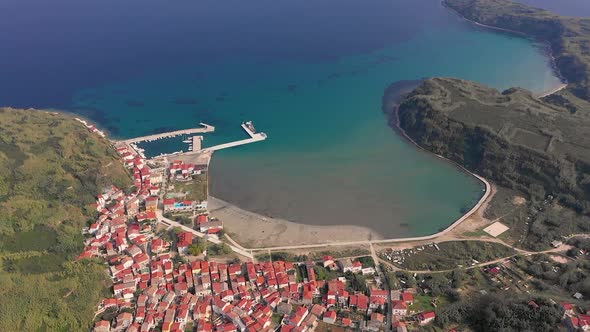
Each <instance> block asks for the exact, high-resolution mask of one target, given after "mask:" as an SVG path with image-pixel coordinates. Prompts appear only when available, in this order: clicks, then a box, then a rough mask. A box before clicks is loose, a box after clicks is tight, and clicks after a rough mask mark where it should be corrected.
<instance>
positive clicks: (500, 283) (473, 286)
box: [78, 126, 590, 332]
mask: <svg viewBox="0 0 590 332" xmlns="http://www.w3.org/2000/svg"><path fill="white" fill-rule="evenodd" d="M87 127H88V128H89V130H90V131H92V132H97V130H96V129H95V127H92V126H87ZM98 134H99V135H100V134H101V133H98ZM113 147H114V149H116V151H117V153H118V154H119V156H120V158H121V162H122V163H123V164H124V165H125V167H126V168H128V169H129V170H130V173H131V174H133V180H134V182H133V186H132V187H131V188H116V187H111V188H107V189H106V190H105V191H104V192H102V193H99V194H98V195H97V199H96V203H95V208H96V212H97V215H98V217H97V218H96V220H95V221H94V222H93V223H91V224H90V225H89V226H88V227H86V228H84V229H83V230H82V233H83V234H84V235H85V236H86V241H85V249H84V251H83V252H82V253H81V254H80V255H79V257H78V259H85V258H99V259H101V260H103V261H104V263H105V266H106V267H107V269H106V272H107V273H108V275H109V276H110V278H111V280H112V292H111V295H110V296H108V297H106V298H104V299H103V300H101V302H100V303H98V304H97V310H96V313H95V324H94V331H99V332H103V331H164V332H172V331H248V332H250V331H281V332H282V331H285V332H288V331H302V332H304V331H310V332H311V331H320V332H321V331H396V332H402V331H418V330H420V329H421V328H422V327H425V326H431V325H432V323H433V322H434V320H435V318H436V313H435V312H436V308H437V307H438V306H439V305H441V304H444V303H445V302H446V301H447V300H446V297H447V296H448V295H442V296H441V295H440V294H436V293H437V290H436V289H437V288H441V289H442V288H444V287H448V286H444V287H439V286H440V285H437V284H436V283H437V282H442V283H443V284H449V283H450V284H452V283H455V282H457V280H456V279H457V278H458V279H461V280H460V282H459V283H463V285H462V286H461V289H462V290H463V291H470V292H471V291H473V292H480V293H482V294H484V293H486V292H488V291H491V292H494V291H495V290H500V291H505V292H520V293H530V290H531V289H532V288H533V287H532V284H533V281H534V280H531V276H530V273H529V272H525V271H526V270H527V269H528V267H527V265H526V264H529V265H530V264H533V263H535V262H533V263H531V262H529V261H525V260H522V259H521V260H520V261H519V260H517V259H516V257H513V258H512V259H502V260H501V262H499V263H495V264H493V262H491V263H492V264H479V262H478V261H476V260H475V259H474V258H473V257H475V256H472V255H471V256H469V257H472V258H470V259H468V260H466V261H465V263H466V264H465V266H466V267H467V268H468V269H467V270H465V272H466V273H465V274H466V275H465V276H462V277H457V276H456V275H454V273H455V271H453V273H451V274H450V275H444V274H440V275H439V277H440V278H438V279H437V278H435V276H436V274H428V273H424V274H423V273H411V272H409V271H408V269H406V270H404V266H406V265H407V264H425V263H424V262H421V261H416V258H418V257H419V256H420V254H422V253H424V255H426V256H425V257H429V256H432V257H436V255H444V253H443V252H441V247H446V246H447V243H442V244H436V243H430V244H426V245H422V246H417V247H414V249H402V250H397V251H396V250H391V249H387V250H380V251H379V253H378V255H377V253H376V252H375V251H374V250H373V249H372V246H371V251H373V253H372V254H371V253H370V251H368V250H366V249H365V250H362V249H361V250H356V251H354V250H350V251H343V252H338V253H334V255H331V254H329V252H324V254H323V255H321V256H319V257H318V256H317V255H316V256H307V255H299V256H296V255H293V254H287V253H281V252H275V253H271V251H270V250H269V251H268V254H258V255H256V256H255V255H253V253H252V251H248V250H246V249H244V248H242V247H240V246H239V245H237V244H236V243H232V242H233V241H228V240H230V239H229V237H227V236H225V232H226V230H225V229H224V224H223V220H219V219H217V218H214V217H212V216H211V215H210V213H209V211H208V209H207V196H208V192H207V173H208V165H209V158H210V155H207V158H199V157H198V156H197V157H195V158H192V159H188V161H187V159H182V158H181V156H178V155H172V156H170V158H154V159H150V160H147V159H146V158H144V156H143V155H142V154H141V153H139V152H138V151H137V150H135V149H134V148H133V146H132V145H131V144H127V143H120V142H115V143H114V144H113ZM176 158H178V159H176ZM439 245H440V247H439ZM478 245H486V244H485V243H478ZM560 245H561V243H560ZM554 246H555V245H554ZM556 248H557V247H556ZM445 250H446V249H445ZM580 252H581V251H580ZM320 253H321V252H320ZM416 255H418V256H416ZM433 255H434V256H433ZM498 255H500V256H501V255H503V253H498ZM553 257H557V256H553ZM409 258H412V261H407V260H408V259H409ZM435 259H436V258H435ZM537 263H538V262H537ZM537 263H535V264H537ZM523 264H524V265H523ZM478 265H481V268H477V267H478ZM523 266H524V267H523ZM409 267H411V265H409ZM459 267H462V266H461V265H459ZM469 268H473V269H469ZM552 269H553V272H556V273H557V272H559V268H558V267H556V266H553V267H552ZM437 280H438V281H437ZM453 287H454V288H459V287H457V286H456V285H455V286H453ZM529 287H531V288H529ZM438 293H441V291H440V290H439V291H438ZM578 295H579V296H581V294H579V293H577V294H574V299H575V300H581V298H578V297H577V296H578ZM529 305H530V306H535V305H537V304H536V303H535V302H534V301H531V302H530V303H529ZM554 305H559V306H560V307H561V308H562V309H563V311H564V312H565V313H564V318H563V321H562V323H561V325H562V326H563V327H565V328H567V329H568V330H571V331H576V330H583V331H588V330H590V316H588V315H587V314H586V313H585V311H584V310H583V308H580V307H577V306H576V305H575V304H572V303H569V302H565V301H562V302H559V303H557V302H555V304H554ZM432 328H435V327H434V326H432ZM435 330H436V329H435ZM451 331H454V330H451Z"/></svg>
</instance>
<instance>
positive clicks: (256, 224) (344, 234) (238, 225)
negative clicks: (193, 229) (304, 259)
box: [208, 196, 382, 248]
mask: <svg viewBox="0 0 590 332" xmlns="http://www.w3.org/2000/svg"><path fill="white" fill-rule="evenodd" d="M208 208H209V212H210V214H211V216H213V217H216V218H219V219H220V220H223V223H224V226H225V227H226V228H227V231H228V235H229V236H230V237H231V238H232V239H233V240H235V241H236V242H237V243H239V244H240V245H241V246H242V247H245V248H257V247H279V246H289V245H303V244H322V243H334V242H350V241H369V240H379V239H382V237H381V236H380V235H378V234H377V233H375V232H374V231H372V230H371V229H369V228H366V227H361V226H353V225H341V226H315V225H305V224H299V223H294V222H290V221H287V220H284V219H278V218H269V217H265V216H262V215H260V214H257V213H253V212H249V211H246V210H243V209H240V208H239V207H237V206H235V205H232V204H230V203H228V202H225V201H223V200H221V199H218V198H215V197H212V196H209V198H208Z"/></svg>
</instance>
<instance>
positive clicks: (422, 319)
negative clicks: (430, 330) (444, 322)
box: [418, 311, 436, 325]
mask: <svg viewBox="0 0 590 332" xmlns="http://www.w3.org/2000/svg"><path fill="white" fill-rule="evenodd" d="M434 318H436V314H435V313H434V311H426V312H423V313H421V314H419V315H418V322H419V323H420V325H426V324H428V323H430V322H432V321H433V320H434Z"/></svg>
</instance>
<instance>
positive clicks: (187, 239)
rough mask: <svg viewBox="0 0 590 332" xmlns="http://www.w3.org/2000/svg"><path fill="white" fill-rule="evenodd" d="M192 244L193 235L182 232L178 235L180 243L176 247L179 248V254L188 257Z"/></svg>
mask: <svg viewBox="0 0 590 332" xmlns="http://www.w3.org/2000/svg"><path fill="white" fill-rule="evenodd" d="M191 244H193V233H191V232H180V233H179V234H178V242H177V243H176V247H177V248H178V253H179V254H181V255H186V254H187V253H188V247H189V246H190V245H191Z"/></svg>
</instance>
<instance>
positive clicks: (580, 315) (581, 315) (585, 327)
mask: <svg viewBox="0 0 590 332" xmlns="http://www.w3.org/2000/svg"><path fill="white" fill-rule="evenodd" d="M560 305H561V307H562V308H563V310H564V314H563V325H564V326H565V327H566V328H567V329H568V330H569V331H572V332H573V331H590V312H584V311H582V310H580V308H578V307H577V306H575V305H573V304H571V303H568V302H562V303H560Z"/></svg>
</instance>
